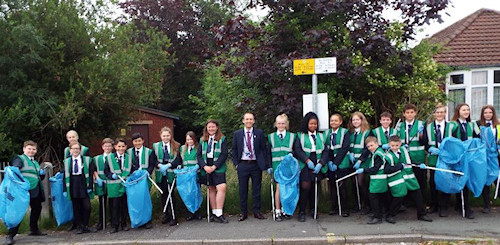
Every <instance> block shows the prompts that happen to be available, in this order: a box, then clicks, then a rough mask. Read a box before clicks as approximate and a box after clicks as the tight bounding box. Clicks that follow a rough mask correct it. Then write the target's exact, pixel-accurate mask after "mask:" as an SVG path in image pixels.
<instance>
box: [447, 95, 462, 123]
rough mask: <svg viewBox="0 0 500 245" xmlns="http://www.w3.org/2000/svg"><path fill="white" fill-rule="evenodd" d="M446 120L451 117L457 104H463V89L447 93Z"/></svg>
mask: <svg viewBox="0 0 500 245" xmlns="http://www.w3.org/2000/svg"><path fill="white" fill-rule="evenodd" d="M448 99H449V100H450V101H449V102H448V118H450V119H451V118H452V117H453V113H454V111H455V107H457V105H458V104H461V103H465V89H453V90H450V91H449V92H448Z"/></svg>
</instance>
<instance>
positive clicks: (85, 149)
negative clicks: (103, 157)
mask: <svg viewBox="0 0 500 245" xmlns="http://www.w3.org/2000/svg"><path fill="white" fill-rule="evenodd" d="M80 149H81V150H80V156H88V155H87V153H88V151H89V148H88V147H86V146H84V145H80ZM68 157H71V153H70V152H69V146H67V147H66V148H64V159H66V158H68Z"/></svg>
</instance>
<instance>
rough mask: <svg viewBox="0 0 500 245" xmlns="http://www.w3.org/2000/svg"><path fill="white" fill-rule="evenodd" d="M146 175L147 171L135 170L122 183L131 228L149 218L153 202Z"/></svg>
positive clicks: (147, 220) (144, 222)
mask: <svg viewBox="0 0 500 245" xmlns="http://www.w3.org/2000/svg"><path fill="white" fill-rule="evenodd" d="M148 177H149V173H148V171H146V170H136V171H134V172H133V173H132V174H131V175H130V176H129V178H127V180H126V181H125V183H124V185H125V189H126V192H127V207H128V214H129V216H130V223H131V227H132V228H137V227H139V226H141V225H144V224H146V223H147V222H149V221H150V220H151V216H152V211H153V204H152V203H151V196H150V195H149V185H148Z"/></svg>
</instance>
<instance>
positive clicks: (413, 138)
mask: <svg viewBox="0 0 500 245" xmlns="http://www.w3.org/2000/svg"><path fill="white" fill-rule="evenodd" d="M420 126H422V127H423V126H425V125H424V122H422V121H419V120H415V121H414V122H413V125H412V127H411V131H410V132H409V134H408V137H409V139H408V140H407V139H406V123H405V122H400V123H398V124H397V125H396V134H397V135H399V137H400V138H401V143H403V144H405V143H407V142H408V151H409V152H410V157H411V162H413V163H418V164H420V163H425V147H424V146H423V145H421V144H420V142H419V133H418V128H420Z"/></svg>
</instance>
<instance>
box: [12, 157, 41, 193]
mask: <svg viewBox="0 0 500 245" xmlns="http://www.w3.org/2000/svg"><path fill="white" fill-rule="evenodd" d="M18 157H19V158H20V159H21V161H22V162H23V166H22V167H21V169H20V170H21V175H22V176H23V177H24V178H26V179H27V180H28V182H30V190H33V189H35V188H36V187H37V186H38V184H39V183H41V181H42V179H41V178H40V173H39V171H40V164H38V162H37V161H36V160H34V159H33V161H31V159H30V158H29V157H28V156H26V155H25V154H22V155H19V156H18ZM40 187H42V190H43V185H40Z"/></svg>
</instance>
